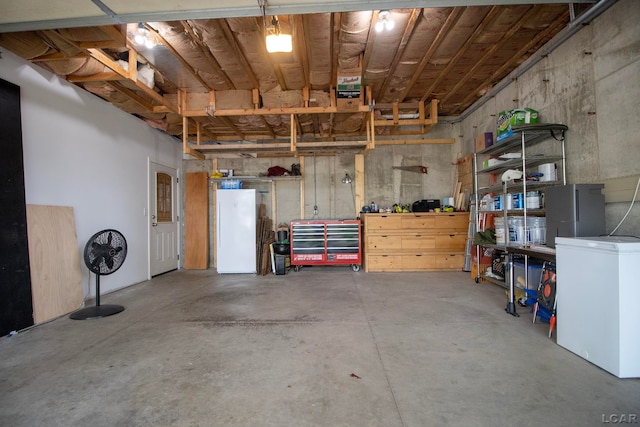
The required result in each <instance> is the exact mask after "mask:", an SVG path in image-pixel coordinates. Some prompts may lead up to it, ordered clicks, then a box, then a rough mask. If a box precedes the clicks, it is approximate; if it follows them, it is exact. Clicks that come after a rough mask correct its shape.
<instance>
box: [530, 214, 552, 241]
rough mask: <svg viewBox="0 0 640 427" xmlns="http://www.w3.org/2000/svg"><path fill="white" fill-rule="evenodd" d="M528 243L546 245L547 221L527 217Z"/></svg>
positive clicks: (541, 218)
mask: <svg viewBox="0 0 640 427" xmlns="http://www.w3.org/2000/svg"><path fill="white" fill-rule="evenodd" d="M527 229H528V230H529V231H528V233H527V243H531V244H533V245H544V244H545V243H546V235H547V219H546V218H545V217H543V216H540V217H527Z"/></svg>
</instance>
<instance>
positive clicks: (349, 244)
mask: <svg viewBox="0 0 640 427" xmlns="http://www.w3.org/2000/svg"><path fill="white" fill-rule="evenodd" d="M289 240H290V243H291V265H292V266H293V268H294V270H295V271H298V270H299V269H300V267H301V266H303V265H340V264H342V265H344V264H347V265H349V264H350V265H351V268H352V269H353V271H358V270H360V265H361V264H362V250H361V248H362V244H361V225H360V220H358V219H327V220H298V221H291V238H290V239H289Z"/></svg>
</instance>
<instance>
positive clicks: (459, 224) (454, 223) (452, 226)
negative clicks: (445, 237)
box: [434, 214, 469, 231]
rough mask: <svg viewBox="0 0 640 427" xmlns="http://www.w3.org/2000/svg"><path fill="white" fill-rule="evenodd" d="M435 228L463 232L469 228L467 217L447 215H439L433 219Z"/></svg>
mask: <svg viewBox="0 0 640 427" xmlns="http://www.w3.org/2000/svg"><path fill="white" fill-rule="evenodd" d="M434 218H435V226H434V227H435V228H437V229H439V230H440V229H447V230H464V231H467V227H468V226H469V215H468V214H464V215H447V214H441V215H436V216H435V217H434Z"/></svg>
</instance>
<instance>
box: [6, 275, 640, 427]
mask: <svg viewBox="0 0 640 427" xmlns="http://www.w3.org/2000/svg"><path fill="white" fill-rule="evenodd" d="M505 302H506V296H505V294H504V290H503V289H501V288H499V287H497V286H495V285H489V284H478V285H476V284H475V283H474V282H473V281H472V280H471V279H470V277H469V274H468V273H457V272H456V273H403V274H391V273H387V274H384V273H368V274H367V273H364V272H357V273H354V272H352V271H351V269H350V268H348V267H342V266H332V267H311V268H306V267H305V268H303V269H302V270H301V271H299V272H297V273H296V272H290V273H289V274H287V275H286V276H273V275H269V276H266V277H259V276H254V275H218V274H216V273H215V271H213V270H211V271H177V272H173V273H169V274H166V275H163V276H159V277H157V278H154V279H153V280H151V281H148V282H144V283H140V284H138V285H135V286H132V287H130V288H127V289H124V290H121V291H118V292H116V293H113V294H110V295H107V296H105V297H103V298H102V304H121V305H124V306H125V307H126V310H125V311H124V312H122V313H120V314H117V315H114V316H111V317H108V318H104V319H97V320H70V319H69V318H68V317H67V316H65V317H62V318H59V319H56V320H54V321H52V322H49V323H47V324H44V325H40V326H37V327H34V328H32V329H30V330H27V331H24V332H21V333H19V334H17V335H15V336H13V337H7V338H2V339H0V356H1V357H0V425H2V426H14V427H16V426H29V427H33V426H83V427H84V426H385V427H390V426H443V425H451V426H502V425H504V426H512V425H531V426H540V425H551V426H578V425H579V426H596V425H598V426H601V425H602V424H603V423H607V422H614V421H618V420H620V419H621V416H625V417H626V419H627V420H630V419H631V420H634V419H635V420H636V422H638V418H640V415H638V414H639V413H640V380H638V379H624V380H622V379H618V378H616V377H615V376H613V375H611V374H609V373H607V372H606V371H604V370H602V369H600V368H598V367H596V366H594V365H592V364H590V363H589V362H587V361H585V360H583V359H581V358H580V357H578V356H576V355H574V354H573V353H571V352H569V351H567V350H565V349H563V348H562V347H560V346H558V345H557V344H555V340H554V339H549V338H547V327H548V325H546V324H538V323H536V324H532V323H531V317H530V315H529V314H528V309H525V308H521V307H518V308H519V311H520V312H521V313H522V317H519V318H516V317H512V316H510V315H508V314H506V313H505V311H504V306H505ZM633 417H636V418H633Z"/></svg>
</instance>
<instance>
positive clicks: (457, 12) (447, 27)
mask: <svg viewBox="0 0 640 427" xmlns="http://www.w3.org/2000/svg"><path fill="white" fill-rule="evenodd" d="M463 11H464V8H463V7H454V8H453V9H452V10H451V13H450V14H449V16H447V19H446V20H445V23H444V25H443V26H442V27H440V31H438V35H437V36H436V38H435V40H434V41H433V43H431V45H430V46H429V49H427V51H426V52H425V54H424V56H423V57H422V59H421V60H420V63H419V64H418V66H417V67H416V70H415V71H414V73H413V75H412V76H411V80H409V82H408V83H407V86H406V88H405V89H404V90H403V91H402V92H401V94H400V95H398V97H397V99H399V100H403V99H405V98H406V97H407V94H408V93H409V91H410V90H411V88H412V87H413V85H414V84H416V81H418V78H420V75H422V72H423V71H424V69H425V68H426V66H427V64H428V63H429V61H430V60H431V57H432V56H433V54H434V52H436V50H438V48H439V47H440V45H441V44H442V42H443V41H444V40H445V38H446V37H447V36H448V35H449V33H450V32H451V30H452V29H453V27H454V25H455V24H456V22H458V20H459V19H460V17H461V16H462V12H463Z"/></svg>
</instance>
